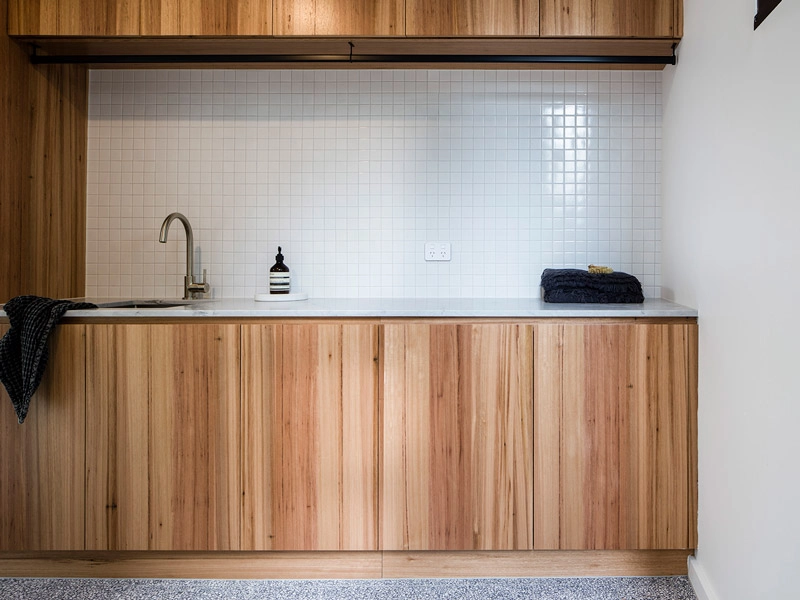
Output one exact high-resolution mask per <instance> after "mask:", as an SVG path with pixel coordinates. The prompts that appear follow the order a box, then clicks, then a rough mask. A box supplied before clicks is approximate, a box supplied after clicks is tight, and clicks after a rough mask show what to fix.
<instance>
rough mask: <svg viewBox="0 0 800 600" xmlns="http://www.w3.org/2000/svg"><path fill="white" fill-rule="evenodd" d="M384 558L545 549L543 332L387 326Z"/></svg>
mask: <svg viewBox="0 0 800 600" xmlns="http://www.w3.org/2000/svg"><path fill="white" fill-rule="evenodd" d="M384 352H385V355H384V357H383V363H384V364H383V435H384V438H383V459H382V473H381V476H382V478H381V482H382V505H381V520H382V536H383V537H382V546H383V549H384V550H526V549H530V548H532V546H533V541H532V535H533V525H532V516H533V506H532V491H533V464H532V459H533V448H532V410H533V393H532V372H533V368H532V366H533V330H532V326H530V325H519V324H449V323H445V324H387V325H385V326H384Z"/></svg>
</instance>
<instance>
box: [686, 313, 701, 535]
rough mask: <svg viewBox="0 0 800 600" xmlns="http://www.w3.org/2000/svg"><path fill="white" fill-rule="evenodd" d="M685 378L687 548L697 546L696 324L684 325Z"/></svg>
mask: <svg viewBox="0 0 800 600" xmlns="http://www.w3.org/2000/svg"><path fill="white" fill-rule="evenodd" d="M686 337H687V352H686V365H685V366H684V369H685V370H686V379H687V384H688V387H689V427H688V429H687V435H688V440H687V442H686V444H687V447H688V448H689V481H688V484H687V485H688V486H689V507H688V511H689V548H697V510H698V504H697V487H698V480H697V408H698V406H697V386H698V379H697V377H698V358H697V352H698V338H697V324H696V323H692V324H689V325H687V326H686Z"/></svg>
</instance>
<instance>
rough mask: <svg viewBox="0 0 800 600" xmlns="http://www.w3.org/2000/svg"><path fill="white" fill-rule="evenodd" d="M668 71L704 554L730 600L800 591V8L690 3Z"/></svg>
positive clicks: (678, 280)
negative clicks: (694, 362) (696, 348)
mask: <svg viewBox="0 0 800 600" xmlns="http://www.w3.org/2000/svg"><path fill="white" fill-rule="evenodd" d="M684 6H685V37H684V40H683V42H682V43H681V47H680V49H679V64H678V66H677V67H676V68H671V67H668V68H667V70H666V71H665V75H664V154H663V164H662V168H663V171H662V178H663V198H664V199H663V240H664V244H663V255H662V256H663V258H662V260H663V275H662V276H663V280H662V282H663V293H664V296H665V297H671V298H673V299H675V300H676V301H678V302H680V303H684V304H688V305H691V306H693V307H696V308H697V309H698V311H699V315H700V318H699V327H700V390H699V394H700V395H699V402H700V407H699V479H700V502H699V535H700V539H699V548H698V551H697V557H696V561H695V562H694V564H693V568H695V569H696V574H697V575H699V577H700V579H701V580H704V581H706V582H707V589H706V590H705V593H706V594H707V595H708V597H709V598H719V599H720V600H753V599H760V598H770V599H776V600H777V599H784V598H786V599H788V598H798V597H800V377H799V373H800V351H798V340H800V271H798V269H799V268H800V62H799V61H798V59H800V3H798V2H797V1H796V0H785V1H784V2H783V3H782V4H781V5H780V6H778V8H777V9H776V10H775V11H774V12H773V13H772V15H771V16H770V17H769V18H768V19H767V21H766V22H765V23H764V24H762V25H761V26H760V27H759V29H758V30H756V31H755V32H754V31H753V25H752V23H753V14H754V10H753V0H686V2H685V3H684Z"/></svg>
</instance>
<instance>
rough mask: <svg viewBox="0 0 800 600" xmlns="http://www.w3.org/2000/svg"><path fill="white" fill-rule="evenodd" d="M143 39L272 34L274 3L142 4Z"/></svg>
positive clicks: (190, 0)
mask: <svg viewBox="0 0 800 600" xmlns="http://www.w3.org/2000/svg"><path fill="white" fill-rule="evenodd" d="M140 1H141V28H140V33H141V35H155V36H159V35H169V36H186V35H192V36H196V35H199V36H237V35H271V34H272V0H214V1H209V0H140Z"/></svg>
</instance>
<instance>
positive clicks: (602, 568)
mask: <svg viewBox="0 0 800 600" xmlns="http://www.w3.org/2000/svg"><path fill="white" fill-rule="evenodd" d="M689 554H690V552H689V551H688V550H608V551H603V550H583V551H574V550H570V551H553V550H547V551H536V550H534V551H532V552H531V551H524V552H513V551H512V552H509V551H505V552H384V557H383V576H384V577H386V578H396V577H414V578H422V579H425V578H441V577H636V576H650V577H655V576H668V575H686V572H687V562H686V559H687V557H688V556H689Z"/></svg>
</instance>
